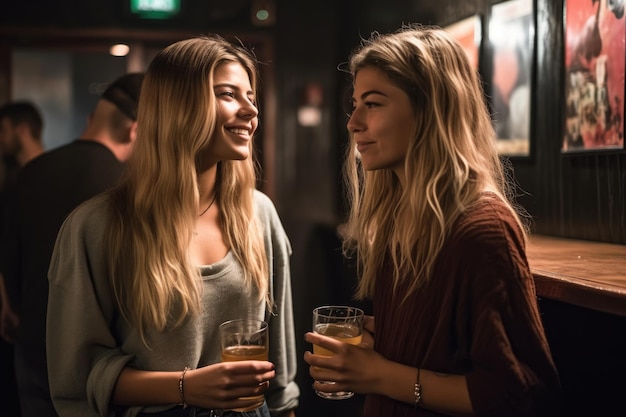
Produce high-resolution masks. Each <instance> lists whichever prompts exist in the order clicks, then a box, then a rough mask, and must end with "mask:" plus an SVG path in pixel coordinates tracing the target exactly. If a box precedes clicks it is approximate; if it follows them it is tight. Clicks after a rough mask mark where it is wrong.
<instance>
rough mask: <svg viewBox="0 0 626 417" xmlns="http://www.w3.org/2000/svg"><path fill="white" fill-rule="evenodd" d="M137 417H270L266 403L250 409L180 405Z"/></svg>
mask: <svg viewBox="0 0 626 417" xmlns="http://www.w3.org/2000/svg"><path fill="white" fill-rule="evenodd" d="M138 417H271V416H270V410H269V408H267V403H265V402H264V403H263V405H262V406H260V407H259V408H257V409H255V410H251V411H242V412H239V411H232V410H226V411H222V410H207V409H204V408H196V407H188V408H185V409H183V408H182V407H181V406H177V407H174V408H171V409H169V410H167V411H163V412H161V413H139V416H138Z"/></svg>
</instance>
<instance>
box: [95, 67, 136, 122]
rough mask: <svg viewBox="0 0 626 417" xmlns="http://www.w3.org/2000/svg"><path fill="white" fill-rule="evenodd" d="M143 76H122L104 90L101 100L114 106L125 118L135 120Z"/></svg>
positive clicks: (130, 74)
mask: <svg viewBox="0 0 626 417" xmlns="http://www.w3.org/2000/svg"><path fill="white" fill-rule="evenodd" d="M143 76H144V74H143V73H141V72H134V73H128V74H125V75H122V76H121V77H119V78H118V79H116V80H115V81H113V82H112V83H111V84H110V85H109V86H108V87H107V89H106V90H104V93H102V98H103V99H106V100H108V101H110V102H111V103H113V104H115V106H116V107H117V108H118V109H120V111H121V112H122V113H124V114H125V115H126V116H128V117H130V118H131V119H133V120H137V104H138V103H139V93H140V91H141V83H142V82H143Z"/></svg>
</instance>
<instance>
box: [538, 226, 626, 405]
mask: <svg viewBox="0 0 626 417" xmlns="http://www.w3.org/2000/svg"><path fill="white" fill-rule="evenodd" d="M526 254H527V256H528V262H529V264H530V268H531V270H532V272H533V274H534V277H535V283H536V288H537V302H538V305H539V311H540V314H541V319H542V321H543V324H544V328H545V331H546V337H547V339H548V343H549V344H550V349H551V350H552V356H553V358H554V362H555V365H556V366H557V369H558V370H559V375H560V378H561V386H562V392H561V403H562V407H561V408H562V410H561V413H559V414H558V415H557V416H555V417H596V416H598V417H624V416H626V402H624V400H623V398H624V392H626V378H623V377H622V376H623V375H626V245H615V244H606V243H596V242H590V241H581V240H572V239H563V238H555V237H548V236H531V238H530V241H529V244H528V245H527V250H526Z"/></svg>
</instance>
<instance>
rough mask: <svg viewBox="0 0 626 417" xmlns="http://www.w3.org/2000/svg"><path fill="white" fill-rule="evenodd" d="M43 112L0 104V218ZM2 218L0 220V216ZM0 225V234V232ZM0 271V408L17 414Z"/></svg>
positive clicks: (38, 144) (9, 321) (10, 316)
mask: <svg viewBox="0 0 626 417" xmlns="http://www.w3.org/2000/svg"><path fill="white" fill-rule="evenodd" d="M42 139H43V116H42V114H41V112H40V111H39V109H38V108H37V106H36V105H35V104H34V103H33V102H31V101H28V100H20V101H12V102H8V103H6V104H4V105H3V106H1V107H0V155H1V156H2V164H1V165H0V213H1V215H0V218H1V219H4V218H5V217H6V213H5V209H6V206H7V204H8V200H10V199H11V198H12V195H13V194H14V193H15V181H16V179H17V175H18V173H19V171H20V170H21V169H22V167H23V166H24V165H25V164H26V163H27V162H28V161H30V160H31V159H33V158H35V157H36V156H38V155H39V154H41V153H42V152H43V151H44V146H43V140H42ZM0 222H4V220H0ZM1 231H2V230H1V229H0V234H1ZM9 299H10V297H9V294H8V292H7V289H6V287H5V283H4V278H3V277H2V275H1V274H0V335H2V334H3V333H4V332H3V330H2V329H6V337H2V338H0V357H1V360H2V365H1V366H0V369H2V372H1V374H2V378H1V379H2V386H3V387H5V388H6V391H5V392H4V394H5V395H4V396H3V398H4V401H3V402H2V404H3V405H2V409H3V410H4V412H6V413H7V415H10V416H11V417H19V416H20V415H21V414H20V406H19V398H18V395H17V383H16V378H15V365H14V346H13V337H14V335H13V333H12V330H11V329H13V328H14V327H15V326H16V324H17V322H18V317H17V314H16V313H15V311H14V310H13V306H11V302H10V300H9Z"/></svg>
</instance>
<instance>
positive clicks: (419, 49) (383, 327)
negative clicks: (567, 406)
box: [304, 26, 559, 417]
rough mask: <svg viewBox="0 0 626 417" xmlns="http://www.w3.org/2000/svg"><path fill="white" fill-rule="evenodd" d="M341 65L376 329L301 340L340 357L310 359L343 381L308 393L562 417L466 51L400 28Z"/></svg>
mask: <svg viewBox="0 0 626 417" xmlns="http://www.w3.org/2000/svg"><path fill="white" fill-rule="evenodd" d="M349 69H350V72H351V74H352V76H353V94H352V110H351V114H350V119H349V121H348V125H347V127H348V130H349V132H350V139H351V142H350V146H349V152H348V155H347V159H346V164H345V173H346V179H347V183H348V185H349V196H348V197H349V201H350V203H351V210H350V213H349V217H348V221H347V224H346V228H345V241H344V245H345V246H344V247H345V249H346V253H347V254H355V255H356V259H357V261H358V265H359V277H360V281H359V286H358V289H357V294H356V295H357V297H358V298H360V299H371V300H372V302H373V308H374V317H369V318H368V320H367V322H366V326H365V327H366V329H367V330H368V334H367V335H366V337H365V338H364V342H363V344H361V345H358V346H352V345H347V344H344V343H342V342H339V341H336V340H334V339H332V338H328V337H325V336H322V335H319V334H315V333H307V334H306V340H307V341H308V342H310V343H313V344H318V345H321V346H323V347H324V348H327V349H329V350H331V351H333V352H334V353H335V355H334V356H332V357H323V356H319V355H314V354H312V353H311V352H306V353H305V356H304V357H305V360H306V361H307V362H308V363H309V364H310V365H311V367H310V370H309V372H310V375H311V377H313V379H314V380H316V381H320V380H321V381H334V382H336V383H335V384H320V383H317V382H315V383H314V384H313V387H314V388H315V389H316V390H319V391H326V392H331V391H343V390H348V391H354V392H356V393H361V394H366V395H367V396H366V399H365V404H364V415H365V417H399V416H441V415H450V416H459V415H476V416H494V417H496V416H497V417H502V416H527V417H531V416H532V417H537V416H542V415H546V416H549V415H555V414H554V410H555V406H556V405H555V404H557V403H558V402H557V401H556V398H557V395H558V389H559V378H558V375H557V371H556V368H555V366H554V363H553V360H552V357H551V354H550V349H549V346H548V343H547V341H546V337H545V334H544V330H543V326H542V323H541V320H540V317H539V313H538V310H537V305H536V298H535V289H534V284H533V279H532V275H531V272H530V269H529V266H528V262H527V260H526V255H525V240H526V232H525V227H524V223H523V221H522V219H523V217H520V214H518V212H517V211H516V207H515V206H514V205H513V203H512V202H511V199H510V198H509V197H510V196H511V192H510V191H511V188H512V187H511V186H510V184H509V183H508V182H507V180H508V178H509V176H508V174H507V172H506V170H505V167H504V166H503V165H502V162H501V161H500V159H499V157H498V154H497V151H496V148H495V135H494V130H493V127H492V124H491V119H490V117H489V113H488V110H487V108H486V106H485V102H484V97H483V92H482V89H481V84H480V81H479V79H478V76H477V73H476V72H475V70H474V69H473V68H472V66H471V65H470V63H469V61H468V59H467V57H466V55H465V52H464V51H463V49H462V48H461V46H460V45H459V44H458V43H457V42H456V41H455V40H454V39H452V38H451V37H450V36H449V35H447V34H446V33H445V32H444V31H443V30H441V29H438V28H426V27H417V26H413V27H409V26H406V27H403V28H402V29H400V30H399V31H397V32H396V33H393V34H387V35H381V34H378V33H375V34H373V36H372V37H371V38H370V39H368V40H364V41H363V42H362V45H361V47H360V48H358V49H357V50H356V51H355V52H354V54H353V55H352V57H351V60H350V63H349ZM374 318H375V319H374ZM374 323H375V325H374Z"/></svg>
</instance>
